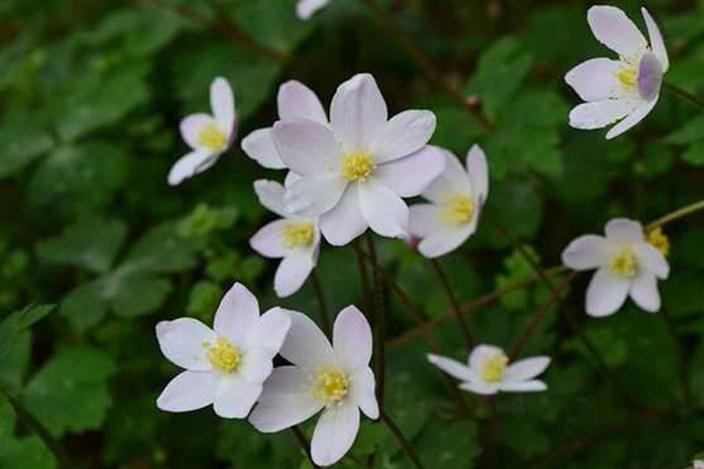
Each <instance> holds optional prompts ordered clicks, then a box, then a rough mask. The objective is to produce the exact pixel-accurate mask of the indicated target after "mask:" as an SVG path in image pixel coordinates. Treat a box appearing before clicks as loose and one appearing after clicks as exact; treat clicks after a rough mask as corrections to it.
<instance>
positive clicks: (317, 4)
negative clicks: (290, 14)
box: [296, 0, 330, 20]
mask: <svg viewBox="0 0 704 469" xmlns="http://www.w3.org/2000/svg"><path fill="white" fill-rule="evenodd" d="M328 3H330V0H298V4H297V5H296V14H297V15H298V17H299V18H300V19H302V20H308V19H310V17H311V16H313V15H314V14H315V12H316V11H318V10H320V9H321V8H323V7H325V6H326V5H327V4H328Z"/></svg>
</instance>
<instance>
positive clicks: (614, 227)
mask: <svg viewBox="0 0 704 469" xmlns="http://www.w3.org/2000/svg"><path fill="white" fill-rule="evenodd" d="M604 231H605V233H606V237H607V238H608V240H609V241H614V242H616V243H625V244H630V243H640V242H642V241H643V236H644V235H643V225H641V224H640V223H639V222H637V221H634V220H629V219H628V218H614V219H613V220H610V221H609V222H608V223H607V224H606V229H605V230H604Z"/></svg>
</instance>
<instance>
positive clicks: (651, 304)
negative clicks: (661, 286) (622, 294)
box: [630, 273, 661, 313]
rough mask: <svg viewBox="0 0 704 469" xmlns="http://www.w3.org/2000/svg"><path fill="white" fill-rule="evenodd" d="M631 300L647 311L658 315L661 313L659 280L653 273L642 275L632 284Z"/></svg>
mask: <svg viewBox="0 0 704 469" xmlns="http://www.w3.org/2000/svg"><path fill="white" fill-rule="evenodd" d="M630 294H631V298H633V301H635V302H636V304H637V305H638V306H640V307H641V308H642V309H644V310H645V311H648V312H650V313H656V312H658V311H660V306H661V301H660V292H659V291H658V280H657V278H656V277H655V275H653V274H651V273H641V274H639V275H638V276H637V277H636V278H635V279H633V283H632V284H631V290H630Z"/></svg>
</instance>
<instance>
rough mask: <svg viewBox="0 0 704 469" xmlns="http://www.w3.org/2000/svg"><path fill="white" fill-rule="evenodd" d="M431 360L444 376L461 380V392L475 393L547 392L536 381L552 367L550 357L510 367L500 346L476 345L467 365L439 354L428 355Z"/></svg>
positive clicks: (534, 359) (530, 360)
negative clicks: (447, 375) (445, 374)
mask: <svg viewBox="0 0 704 469" xmlns="http://www.w3.org/2000/svg"><path fill="white" fill-rule="evenodd" d="M428 361H430V363H432V364H433V365H435V366H437V367H438V368H440V369H441V370H443V371H444V372H445V373H447V374H449V375H451V376H454V377H455V378H457V379H459V380H461V381H462V383H461V384H460V389H463V390H465V391H469V392H473V393H476V394H483V395H491V394H496V393H497V392H499V391H503V392H537V391H545V390H546V389H547V386H546V385H545V383H544V382H542V381H540V380H537V379H535V378H536V377H537V376H538V375H540V374H541V373H543V372H544V371H545V370H546V369H547V367H548V366H549V365H550V358H549V357H544V356H541V357H532V358H525V359H523V360H518V361H517V362H515V363H513V364H509V358H508V355H506V353H504V351H503V350H502V349H500V348H499V347H495V346H493V345H477V346H476V347H474V349H473V350H472V352H471V353H470V354H469V359H468V360H467V364H466V365H465V364H464V363H461V362H459V361H457V360H453V359H452V358H447V357H443V356H440V355H433V354H429V355H428Z"/></svg>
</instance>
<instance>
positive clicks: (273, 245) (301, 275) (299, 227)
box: [249, 179, 320, 298]
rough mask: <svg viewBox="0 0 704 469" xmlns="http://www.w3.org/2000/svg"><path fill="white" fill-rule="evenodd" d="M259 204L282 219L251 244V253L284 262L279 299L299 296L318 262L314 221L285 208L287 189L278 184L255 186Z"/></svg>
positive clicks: (278, 283) (261, 182)
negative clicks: (299, 291)
mask: <svg viewBox="0 0 704 469" xmlns="http://www.w3.org/2000/svg"><path fill="white" fill-rule="evenodd" d="M254 190H255V191H256V193H257V196H258V197H259V202H260V203H261V204H262V205H263V206H264V207H266V208H268V209H269V210H271V211H272V212H274V213H275V214H277V215H279V216H280V217H281V219H279V220H276V221H273V222H271V223H269V224H267V225H265V226H264V227H263V228H261V229H260V230H259V231H257V233H256V234H255V235H254V236H253V237H252V239H250V240H249V244H250V246H252V249H254V250H255V251H257V252H258V253H259V254H261V255H262V256H265V257H270V258H274V259H278V258H283V260H282V261H281V264H279V268H278V269H277V270H276V275H275V276H274V290H275V291H276V294H277V295H278V296H279V298H284V297H287V296H290V295H293V294H294V293H296V292H297V291H298V290H299V289H300V288H301V286H303V283H304V282H305V281H306V279H307V278H308V276H309V275H310V273H311V271H312V270H313V268H314V267H315V264H316V263H317V261H318V252H319V249H320V232H319V231H318V221H317V220H316V219H315V218H302V217H298V216H295V215H292V214H290V213H289V212H287V211H286V209H285V208H284V201H283V198H284V187H283V186H282V185H281V184H279V183H278V182H276V181H267V180H263V179H260V180H258V181H256V182H255V183H254Z"/></svg>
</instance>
